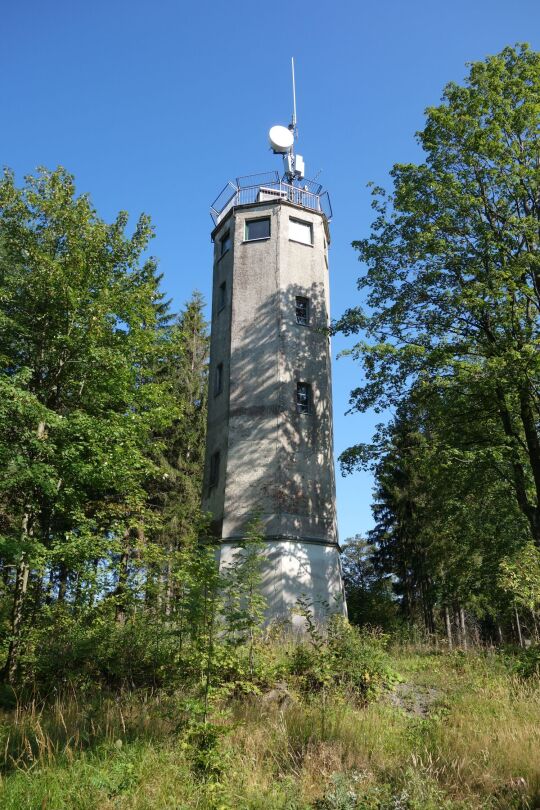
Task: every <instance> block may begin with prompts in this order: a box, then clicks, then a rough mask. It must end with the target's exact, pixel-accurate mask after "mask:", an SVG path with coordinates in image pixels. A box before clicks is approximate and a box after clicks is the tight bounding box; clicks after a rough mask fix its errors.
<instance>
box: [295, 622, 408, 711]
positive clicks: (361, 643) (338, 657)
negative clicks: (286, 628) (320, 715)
mask: <svg viewBox="0 0 540 810" xmlns="http://www.w3.org/2000/svg"><path fill="white" fill-rule="evenodd" d="M308 639H309V641H307V640H306V641H298V643H297V644H296V645H295V646H294V648H293V650H292V652H291V655H290V659H289V672H290V674H292V675H294V676H296V678H297V682H298V685H299V687H300V688H301V690H302V691H304V692H306V693H313V692H318V691H320V690H322V689H325V688H326V689H332V690H334V691H343V690H344V691H345V692H346V693H348V694H349V695H350V696H353V697H355V698H356V699H359V700H360V701H364V702H367V701H369V700H372V699H374V698H375V697H376V696H377V695H379V694H380V693H381V690H382V689H384V688H386V687H388V686H389V685H390V684H391V683H392V682H393V681H394V679H395V677H396V674H395V673H394V671H393V669H392V667H391V665H390V661H389V657H388V654H387V652H386V644H387V640H388V639H387V637H386V636H384V635H382V634H381V633H378V632H376V631H369V630H360V629H359V628H357V627H354V626H352V625H350V624H349V623H348V622H347V621H346V620H344V619H343V618H341V617H339V616H334V617H333V618H332V620H331V621H330V622H329V625H328V630H327V634H326V635H324V636H323V635H322V633H320V632H318V631H316V632H315V634H314V635H313V633H312V634H311V635H310V636H308Z"/></svg>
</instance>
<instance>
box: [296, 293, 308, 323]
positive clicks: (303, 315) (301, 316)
mask: <svg viewBox="0 0 540 810" xmlns="http://www.w3.org/2000/svg"><path fill="white" fill-rule="evenodd" d="M296 323H300V324H302V326H309V298H304V296H302V295H297V296H296Z"/></svg>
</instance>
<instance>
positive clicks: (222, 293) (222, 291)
mask: <svg viewBox="0 0 540 810" xmlns="http://www.w3.org/2000/svg"><path fill="white" fill-rule="evenodd" d="M226 299H227V282H226V281H224V282H223V283H222V284H220V285H219V292H218V312H220V311H221V310H222V309H223V308H224V307H225V302H226Z"/></svg>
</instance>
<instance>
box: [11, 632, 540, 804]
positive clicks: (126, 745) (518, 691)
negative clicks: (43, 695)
mask: <svg viewBox="0 0 540 810" xmlns="http://www.w3.org/2000/svg"><path fill="white" fill-rule="evenodd" d="M392 663H393V666H394V668H395V669H396V670H397V671H398V672H399V673H400V676H401V679H402V681H403V682H404V683H405V684H406V685H407V688H408V689H411V690H414V691H415V692H416V693H418V695H420V697H421V696H422V695H426V694H427V695H428V697H429V701H430V702H429V705H426V707H425V711H415V710H411V708H410V707H408V706H407V704H406V703H404V704H403V705H401V704H400V703H399V701H397V702H396V700H395V699H390V698H391V690H394V692H395V694H398V693H399V684H398V686H393V687H391V690H387V691H383V692H382V693H381V694H380V696H379V698H378V699H377V700H372V701H371V702H369V703H367V705H366V704H365V701H360V700H357V699H355V697H354V696H353V695H351V694H349V693H347V691H346V690H343V689H335V690H334V691H330V692H328V693H327V694H324V693H323V692H322V691H321V692H317V693H312V694H305V693H303V692H302V691H301V690H298V691H295V689H294V688H293V686H292V685H291V684H289V687H290V688H289V694H287V695H286V696H285V697H286V699H285V700H283V701H280V700H269V699H267V696H265V695H258V696H257V695H255V696H249V697H245V698H242V699H240V698H235V699H230V698H229V699H227V700H225V699H224V700H222V701H221V703H219V704H215V707H214V715H213V717H212V718H211V725H210V726H209V729H210V730H211V731H212V734H210V736H208V734H206V732H204V733H201V729H200V728H199V726H197V725H193V718H192V716H191V713H190V696H189V694H187V693H182V692H181V691H177V692H175V693H172V694H165V693H164V692H155V691H138V692H124V693H118V694H115V695H113V694H105V693H97V694H92V695H91V696H90V695H86V696H83V695H81V694H80V693H78V692H77V691H72V692H64V693H63V694H62V695H57V696H56V697H55V699H54V700H52V701H51V700H48V701H45V700H41V701H40V700H38V699H37V698H34V699H32V700H29V701H27V702H26V703H25V704H24V705H23V704H22V703H19V704H17V705H16V706H15V708H14V709H13V710H12V711H5V712H4V713H3V715H2V716H1V717H0V734H1V737H0V739H1V751H2V754H1V756H2V763H1V764H2V784H1V788H0V791H1V793H0V807H2V808H5V810H15V808H16V809H17V810H26V808H28V810H30V808H32V810H34V808H37V810H42V808H45V809H46V810H64V809H66V810H67V808H69V810H97V809H98V808H99V810H112V808H115V810H119V809H121V808H130V810H143V808H144V810H174V808H186V810H187V808H198V810H205V809H207V810H233V808H234V810H244V809H245V810H274V809H275V810H280V808H282V809H283V810H285V809H287V810H354V808H359V809H360V810H372V809H373V810H406V809H407V808H408V809H409V810H439V808H443V810H444V809H446V810H457V808H462V809H463V810H465V809H466V808H467V809H468V808H473V809H474V808H478V809H480V808H486V810H488V809H489V810H496V808H499V810H503V808H515V809H516V810H517V809H518V808H523V810H524V808H534V807H540V755H539V753H538V752H539V751H540V684H539V682H538V680H537V679H534V678H532V679H530V680H529V681H526V682H525V681H523V680H520V679H518V678H516V677H515V676H514V675H512V674H511V672H510V670H509V667H508V665H507V663H506V662H505V661H504V659H502V658H501V657H499V656H494V655H491V656H490V655H487V654H482V653H478V652H470V653H468V654H466V655H464V654H455V653H454V654H450V653H446V654H443V653H440V652H438V653H434V652H433V651H428V650H425V649H424V650H421V651H420V652H415V651H414V650H411V649H410V648H409V649H407V650H403V649H401V650H394V651H393V655H392ZM426 690H429V692H428V691H426ZM394 698H395V695H394ZM214 731H215V733H214ZM201 740H205V741H206V742H205V744H204V745H203V746H202V751H201ZM209 740H210V742H209ZM202 755H204V756H203V759H201V756H202ZM201 762H203V763H205V764H207V763H208V762H210V764H211V767H209V768H207V769H206V770H205V768H204V767H203V768H201Z"/></svg>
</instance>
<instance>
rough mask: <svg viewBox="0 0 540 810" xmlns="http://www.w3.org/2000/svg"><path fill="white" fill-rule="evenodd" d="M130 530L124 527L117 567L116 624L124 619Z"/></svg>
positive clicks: (121, 622) (115, 593)
mask: <svg viewBox="0 0 540 810" xmlns="http://www.w3.org/2000/svg"><path fill="white" fill-rule="evenodd" d="M129 536H130V530H129V529H126V531H125V533H124V547H123V549H122V555H121V557H120V565H119V568H118V584H117V586H116V590H115V592H114V595H115V597H116V611H115V619H116V621H117V623H118V624H124V622H125V621H126V590H127V587H126V586H127V579H128V565H129V556H130V551H131V549H130V543H129Z"/></svg>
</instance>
